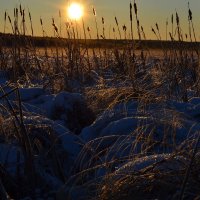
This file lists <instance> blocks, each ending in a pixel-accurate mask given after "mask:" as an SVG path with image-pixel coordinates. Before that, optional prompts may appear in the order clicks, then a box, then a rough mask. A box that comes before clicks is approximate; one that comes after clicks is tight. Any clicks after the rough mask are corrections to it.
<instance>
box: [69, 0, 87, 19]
mask: <svg viewBox="0 0 200 200" xmlns="http://www.w3.org/2000/svg"><path fill="white" fill-rule="evenodd" d="M67 13H68V16H69V18H70V19H72V20H79V19H80V18H81V17H82V16H83V6H82V5H81V4H79V3H71V4H70V5H69V7H68V8H67Z"/></svg>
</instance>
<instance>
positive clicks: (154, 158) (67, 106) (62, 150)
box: [0, 72, 200, 199]
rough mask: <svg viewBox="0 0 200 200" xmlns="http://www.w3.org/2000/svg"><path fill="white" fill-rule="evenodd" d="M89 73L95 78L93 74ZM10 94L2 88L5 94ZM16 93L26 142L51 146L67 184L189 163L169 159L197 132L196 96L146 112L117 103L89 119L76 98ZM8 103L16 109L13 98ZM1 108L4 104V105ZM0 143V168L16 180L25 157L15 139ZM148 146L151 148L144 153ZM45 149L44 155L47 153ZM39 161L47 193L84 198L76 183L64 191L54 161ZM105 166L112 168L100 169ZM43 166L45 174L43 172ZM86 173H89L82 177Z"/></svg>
mask: <svg viewBox="0 0 200 200" xmlns="http://www.w3.org/2000/svg"><path fill="white" fill-rule="evenodd" d="M92 73H93V76H94V79H95V78H96V76H97V75H98V74H96V73H94V72H92ZM5 83H6V79H3V78H2V79H0V84H5ZM11 89H12V88H10V87H6V88H5V92H8V91H10V90H11ZM19 91H20V95H21V100H22V106H23V112H24V113H23V114H24V115H23V120H24V124H25V126H26V127H27V128H29V127H34V128H35V129H36V130H37V131H38V132H37V134H38V135H37V134H35V132H34V131H32V132H31V131H30V135H29V137H30V138H31V139H32V138H37V137H38V138H39V139H40V137H39V136H41V135H42V136H41V137H45V138H46V140H47V141H48V144H49V146H50V147H52V146H53V147H55V149H56V150H55V151H56V156H58V158H59V159H60V160H61V163H60V164H61V167H62V169H63V173H64V176H65V178H67V179H69V178H70V177H73V176H75V175H76V173H79V172H81V171H84V170H85V171H86V172H85V173H86V175H85V177H84V176H83V177H84V178H83V179H84V180H85V182H87V181H96V180H97V179H98V181H97V183H99V182H101V181H102V180H103V179H104V176H105V175H106V174H108V173H111V174H112V176H113V180H115V179H118V178H121V177H123V176H126V175H129V174H130V173H136V172H139V171H142V170H144V169H146V168H148V167H151V166H156V167H155V169H159V170H161V171H162V170H163V171H167V170H174V171H175V170H179V169H180V168H181V167H183V166H184V165H187V164H188V161H187V159H186V158H184V157H182V156H176V155H173V152H174V150H176V149H177V148H180V149H181V148H187V147H188V146H189V145H191V144H194V142H195V139H196V137H197V134H198V131H199V130H200V123H199V120H200V98H198V97H191V98H190V99H189V101H188V102H177V101H173V100H168V101H163V102H160V103H156V104H154V103H151V104H148V105H146V107H145V112H143V110H142V109H141V107H140V103H139V102H137V101H135V100H130V101H127V102H126V103H117V104H116V105H115V106H113V107H112V108H109V109H107V110H105V111H104V112H102V113H100V114H99V116H98V117H97V118H96V119H95V120H93V116H92V112H90V111H89V109H88V108H87V102H86V101H85V99H84V96H83V95H82V94H80V93H70V92H66V91H61V92H59V93H58V94H50V93H49V92H48V91H46V90H45V89H44V88H43V87H39V86H37V87H24V88H20V90H19ZM8 98H9V101H10V102H11V104H12V105H14V106H17V101H16V96H15V94H14V93H13V94H11V95H9V97H8ZM1 103H2V105H4V104H5V102H4V101H1ZM5 105H6V104H5ZM12 120H13V119H12V117H8V116H7V119H5V120H4V121H3V122H2V123H3V127H6V131H7V132H8V133H9V132H10V131H11V126H13V125H11V124H12V123H11V122H12ZM92 120H93V123H92V124H91V121H92ZM30 130H31V129H30ZM1 139H2V140H1V141H0V149H1V151H0V164H2V165H3V166H4V167H6V169H7V171H8V173H9V174H10V175H12V176H15V174H16V170H17V169H16V168H17V167H19V168H20V170H21V173H22V174H23V167H24V156H23V153H22V150H21V148H20V146H19V144H18V142H17V140H15V139H13V138H12V137H11V138H9V139H8V138H1ZM6 142H7V144H6ZM49 146H48V148H49ZM147 146H151V148H149V149H146V147H147ZM48 148H47V149H46V150H44V152H48V151H49V149H48ZM44 154H45V153H44ZM19 155H20V156H19ZM43 156H44V155H43V154H42V155H36V156H35V165H36V170H37V173H38V176H39V177H40V179H41V181H42V182H43V183H45V185H46V186H47V187H48V188H49V189H51V190H55V191H60V192H58V195H61V196H62V197H63V196H66V195H70V197H71V198H72V199H81V198H83V196H87V190H86V189H85V188H84V186H81V185H80V182H79V181H77V183H76V182H75V183H74V185H73V186H63V185H64V181H63V180H62V178H60V177H59V176H58V175H57V174H56V173H55V172H54V168H53V164H52V162H53V160H51V158H48V162H47V163H48V164H46V163H45V161H47V160H46V159H47V158H46V157H45V156H44V157H43ZM163 161H164V162H163ZM105 163H111V164H110V165H109V166H105ZM45 165H48V169H49V171H48V170H45V167H46V166H45ZM51 165H52V166H51ZM44 166H45V167H44ZM43 167H44V168H43ZM88 169H93V170H91V171H90V170H89V171H88V172H87V170H88ZM69 180H70V179H69ZM77 191H78V192H77ZM79 197H80V198H79Z"/></svg>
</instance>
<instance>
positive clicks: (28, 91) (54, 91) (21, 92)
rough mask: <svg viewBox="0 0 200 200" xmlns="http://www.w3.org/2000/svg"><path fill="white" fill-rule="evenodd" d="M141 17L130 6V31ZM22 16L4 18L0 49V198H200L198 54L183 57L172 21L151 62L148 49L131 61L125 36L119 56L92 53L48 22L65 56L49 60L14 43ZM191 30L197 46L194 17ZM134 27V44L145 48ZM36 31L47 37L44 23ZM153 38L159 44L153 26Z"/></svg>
mask: <svg viewBox="0 0 200 200" xmlns="http://www.w3.org/2000/svg"><path fill="white" fill-rule="evenodd" d="M137 9H138V8H137V4H136V3H134V4H133V5H132V4H130V23H131V27H132V23H133V22H134V21H133V17H136V19H137V20H139V18H138V13H137ZM93 11H94V14H95V10H93ZM24 12H25V11H23V8H22V7H21V6H20V7H19V8H15V17H14V19H13V20H14V21H12V19H11V18H10V17H9V15H8V13H7V12H6V13H5V26H7V25H8V23H10V24H11V25H12V27H13V34H14V36H15V38H16V40H14V41H13V46H12V47H10V48H7V47H4V41H2V40H1V39H0V69H1V71H0V196H1V197H2V198H3V199H9V198H12V199H24V198H28V197H30V198H32V199H37V198H38V199H39V198H40V199H58V200H66V199H73V200H77V199H133V198H134V199H177V198H179V199H194V198H199V195H200V192H199V187H200V177H199V171H200V169H199V164H200V157H199V155H200V154H199V147H200V144H199V139H200V136H199V130H200V124H199V121H200V110H199V109H200V87H199V86H200V85H199V81H200V76H199V75H200V74H199V69H200V66H199V63H200V62H199V61H200V60H199V50H198V48H197V47H198V45H197V44H196V43H190V45H191V47H190V48H185V47H186V46H185V43H184V40H183V35H182V31H181V27H180V23H179V21H180V19H179V16H178V13H175V15H172V18H171V26H172V31H170V36H171V41H169V44H170V45H169V46H170V47H167V48H165V47H164V46H163V49H161V50H160V51H161V53H162V54H163V56H160V57H159V58H154V57H152V56H151V50H150V49H146V47H142V48H141V49H140V50H137V51H140V54H139V55H138V54H137V55H136V47H137V45H139V44H137V43H136V42H135V41H134V40H132V38H130V40H128V38H127V35H128V34H127V33H128V28H127V27H124V26H123V31H124V36H125V37H126V38H125V41H126V45H124V46H123V49H120V50H119V49H118V48H117V47H115V45H114V47H113V48H110V49H106V48H99V49H98V48H97V49H88V48H87V46H81V44H79V43H78V39H79V38H76V35H77V34H75V31H76V30H75V27H74V26H73V24H71V23H69V24H67V29H66V32H67V35H68V37H67V38H60V35H59V32H58V28H57V26H56V24H55V21H54V20H53V28H54V31H55V35H56V36H57V37H58V40H56V41H57V42H62V41H63V40H66V41H67V46H65V47H58V46H59V45H55V47H53V49H54V50H55V52H51V48H50V47H47V46H45V47H44V52H45V53H42V54H40V53H38V51H37V47H36V46H34V43H33V41H32V40H31V38H29V40H28V41H27V43H25V44H23V45H20V43H19V39H20V38H23V35H25V34H26V29H23V27H25V23H26V20H24V17H25V16H24ZM96 17H97V16H96V15H95V18H96ZM29 19H30V23H32V22H31V15H29ZM188 20H189V21H188V22H189V25H190V33H191V35H190V41H194V42H196V41H195V40H196V38H195V33H194V32H193V31H194V29H193V28H192V27H193V26H194V25H193V22H192V16H191V11H190V10H189V18H188ZM115 21H116V28H117V29H116V30H118V34H119V36H120V37H122V36H123V34H122V30H121V28H120V24H119V22H118V19H117V18H115ZM17 22H22V23H21V24H22V29H20V27H17V24H19V23H17ZM102 23H103V21H102ZM13 24H15V26H14V25H13ZM102 25H103V24H102ZM139 25H140V23H139V22H138V23H137V30H138V38H139V41H138V42H140V41H141V40H142V39H143V40H144V41H145V40H146V36H145V33H144V31H143V27H140V26H139ZM168 25H169V24H168ZM168 25H167V26H168ZM41 26H42V31H43V34H45V30H44V27H43V21H42V19H41ZM83 27H84V26H83ZM97 28H98V27H97ZM87 30H88V32H87V34H88V35H90V29H87ZM98 30H100V29H99V28H98ZM174 30H176V31H174ZM129 31H130V35H132V36H133V33H134V32H133V31H132V28H130V30H129ZM152 31H153V32H154V34H155V35H156V37H157V38H158V40H159V41H160V43H161V44H162V40H161V38H160V30H159V26H158V25H157V24H156V28H155V29H152ZM32 33H33V32H32ZM115 34H117V33H116V32H115ZM119 36H118V37H119ZM86 38H87V35H85V39H86ZM176 39H177V40H178V42H175V40H176ZM104 40H106V38H105V36H104ZM89 51H90V53H89ZM91 52H92V53H91Z"/></svg>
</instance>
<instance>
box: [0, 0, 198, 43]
mask: <svg viewBox="0 0 200 200" xmlns="http://www.w3.org/2000/svg"><path fill="white" fill-rule="evenodd" d="M72 1H73V0H0V32H3V31H4V12H5V11H7V12H8V13H9V15H10V16H11V17H12V16H13V9H14V7H16V6H19V4H20V3H21V4H22V6H23V7H24V8H25V9H26V10H28V9H29V10H30V12H31V15H32V20H33V27H34V34H35V35H41V34H42V31H41V26H40V17H41V18H42V19H43V23H44V29H45V32H46V33H47V35H48V36H52V35H53V29H52V25H51V24H52V17H53V18H55V23H57V24H59V23H60V22H59V17H58V16H59V15H58V13H59V10H61V13H62V23H63V24H64V22H66V21H67V14H66V7H67V5H68V4H69V3H70V2H72ZM74 1H75V2H79V3H81V4H82V5H83V6H84V11H85V12H84V18H83V19H84V22H85V26H89V27H90V28H91V30H92V31H91V32H92V36H95V35H96V28H95V19H94V16H93V14H92V7H93V6H94V7H95V9H96V12H97V22H98V28H99V32H100V33H99V34H101V33H102V24H101V18H102V17H104V19H105V29H106V31H105V32H106V37H107V38H108V37H109V36H110V37H113V32H112V30H113V27H114V28H115V29H116V30H117V28H116V24H115V16H116V17H117V19H118V22H119V25H120V30H121V32H122V35H123V31H122V26H123V25H124V24H125V25H126V26H127V28H128V29H127V32H130V21H129V3H130V0H74ZM189 2H190V7H191V10H192V12H193V19H194V27H195V30H196V31H195V32H196V35H197V39H198V40H200V31H199V30H200V13H199V11H198V10H199V8H200V1H199V0H189ZM136 3H137V5H138V16H139V20H140V24H141V25H142V26H143V27H144V31H145V33H146V36H147V38H148V39H156V36H155V35H154V34H153V33H152V31H151V27H155V23H158V25H159V27H160V30H161V31H160V32H161V37H162V39H166V20H168V21H169V22H170V19H171V15H172V13H175V12H176V11H177V12H178V14H179V16H180V22H181V26H182V30H183V33H184V34H185V33H187V34H188V22H187V16H188V14H187V12H188V11H187V5H188V0H136ZM79 23H80V22H79ZM134 24H136V23H135V21H134ZM78 27H79V28H80V29H81V27H82V25H81V23H80V24H79V26H78ZM9 31H10V25H9V24H8V23H7V26H6V32H9ZM27 31H28V33H30V23H28V24H27ZM169 31H171V25H170V23H169V26H168V30H167V32H169ZM136 33H137V31H136V26H134V37H135V38H136V37H137V36H136V35H137V34H136ZM63 34H64V33H63ZM115 37H119V36H118V34H117V33H116V36H115ZM167 37H168V36H167Z"/></svg>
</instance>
